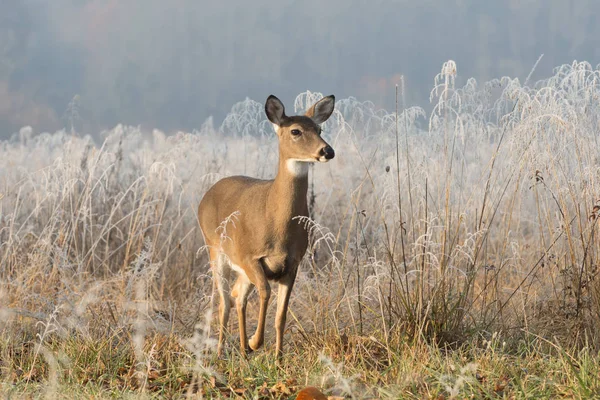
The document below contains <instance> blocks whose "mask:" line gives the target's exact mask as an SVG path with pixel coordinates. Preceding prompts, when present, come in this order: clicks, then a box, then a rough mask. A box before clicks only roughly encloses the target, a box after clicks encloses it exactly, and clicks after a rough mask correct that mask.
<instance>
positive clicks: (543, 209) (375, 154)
mask: <svg viewBox="0 0 600 400" xmlns="http://www.w3.org/2000/svg"><path fill="white" fill-rule="evenodd" d="M456 68H457V67H456V65H455V64H454V63H453V62H451V61H450V62H448V63H445V64H444V65H443V67H442V70H441V72H440V74H439V75H438V76H437V77H435V81H434V87H433V90H432V92H431V104H432V111H431V112H427V113H426V112H425V110H424V109H422V108H418V107H406V105H405V104H404V103H405V101H404V96H403V87H402V85H400V87H399V88H398V110H397V111H396V110H392V111H389V112H388V111H384V110H378V109H376V108H375V107H374V106H373V104H371V103H369V102H359V101H358V100H356V99H354V98H348V99H341V100H338V102H337V103H336V111H335V112H334V115H333V116H332V118H331V119H330V120H329V121H328V122H326V123H325V124H324V127H323V128H324V129H323V130H324V133H323V135H324V136H325V138H326V139H327V140H328V141H329V143H331V144H332V146H333V148H334V149H335V151H336V158H335V159H334V160H333V161H332V162H330V163H328V164H325V165H315V166H314V167H311V173H310V176H309V185H310V187H309V203H310V209H311V220H308V221H299V222H302V223H305V226H306V229H308V230H309V231H310V233H311V244H310V250H309V251H308V252H307V254H306V256H305V259H304V261H303V263H302V265H301V267H300V271H299V276H298V279H297V283H296V285H295V287H294V291H293V293H292V298H291V304H290V312H289V315H288V325H287V331H286V335H285V345H284V352H285V353H286V355H285V357H284V359H283V364H282V366H281V367H278V366H276V364H275V359H274V354H273V353H274V351H273V348H274V339H273V333H274V332H273V331H274V329H273V328H272V324H273V317H274V305H275V301H274V300H271V304H270V308H269V315H268V317H267V321H268V327H267V339H266V344H265V347H264V348H263V349H260V350H259V351H257V352H255V353H253V354H251V355H250V357H249V358H248V359H244V358H242V357H241V356H240V354H239V350H238V346H239V343H238V341H237V326H236V323H237V321H236V318H235V316H234V317H232V321H231V322H230V328H231V332H230V333H231V334H230V339H229V341H228V346H227V355H226V356H225V357H223V358H221V359H219V358H217V357H216V355H215V347H216V346H215V345H216V341H215V340H216V321H215V318H214V317H215V316H216V315H215V310H216V303H215V299H213V285H212V279H211V272H210V270H209V268H208V259H207V254H206V249H204V248H203V245H204V243H203V240H202V237H201V234H200V231H199V228H198V223H197V220H196V210H197V205H198V203H199V201H200V199H201V198H202V195H203V194H204V192H205V191H206V190H207V189H208V188H209V187H210V186H211V185H212V184H213V183H214V182H216V181H217V180H218V179H220V178H221V177H224V176H228V175H235V174H244V175H250V176H256V177H262V178H270V177H273V176H274V173H275V168H276V165H277V157H278V154H277V140H276V138H275V135H274V133H273V130H272V127H271V124H270V123H269V122H268V121H267V120H266V117H265V116H264V111H263V103H262V99H261V102H255V101H252V100H249V99H247V100H245V101H243V102H241V103H238V104H236V105H235V106H234V107H233V108H232V110H231V112H230V113H229V115H228V117H227V118H226V120H225V121H224V123H223V125H222V126H220V127H214V126H213V123H212V121H211V120H208V121H207V122H206V123H205V124H204V125H203V126H202V127H201V128H200V129H199V130H198V131H194V132H191V133H185V132H180V133H176V134H173V135H165V134H164V133H162V132H159V131H153V132H151V133H150V132H142V130H141V129H139V128H136V127H130V126H117V127H115V128H114V129H112V130H110V131H107V132H103V133H102V134H100V135H98V137H97V138H96V139H95V140H93V139H92V138H90V137H89V136H82V135H81V134H79V133H77V132H74V131H61V132H56V133H51V134H48V133H44V134H33V133H32V131H31V129H30V128H27V127H25V128H23V129H21V132H20V133H19V134H18V135H16V136H15V137H13V138H12V139H10V140H6V141H2V142H0V392H1V393H2V394H3V396H4V397H13V398H21V397H26V398H29V397H48V398H72V397H83V398H88V397H93V398H110V397H142V398H154V397H156V398H163V397H169V398H171V397H174V398H187V397H191V398H236V397H241V398H265V399H268V398H288V397H291V398H293V397H294V395H295V393H296V392H297V391H298V390H299V389H300V388H301V387H304V386H307V385H314V386H318V387H320V388H322V389H323V391H324V392H325V393H326V394H328V395H330V396H334V397H336V398H352V399H367V398H389V399H395V398H409V399H410V398H414V399H422V398H432V399H445V398H556V397H564V398H590V397H594V396H596V397H600V367H599V365H600V277H599V273H600V239H599V233H598V226H597V225H598V217H599V213H600V142H599V133H600V111H599V110H600V69H599V67H595V68H594V67H593V66H591V65H589V64H588V63H585V62H584V63H577V62H574V63H573V64H570V65H564V66H561V67H559V68H557V69H556V70H555V74H554V75H553V76H551V77H550V78H548V79H545V80H542V81H539V82H530V81H529V80H528V79H525V78H523V77H522V78H521V80H519V79H514V78H502V79H498V80H493V81H490V82H487V83H484V84H480V83H477V82H475V81H474V80H472V79H471V80H468V81H467V83H466V85H464V86H463V87H456V85H455V77H456V73H457V70H456ZM320 96H321V95H320V94H318V93H311V92H306V93H303V94H301V95H299V96H298V98H297V99H296V103H295V105H294V107H295V108H296V111H297V112H300V111H302V110H304V109H306V107H307V105H310V104H312V103H313V102H314V101H315V100H316V99H318V98H320ZM286 106H287V109H288V110H290V109H291V108H292V105H290V104H286ZM274 293H276V291H274ZM256 303H257V299H256V294H255V293H254V294H253V295H252V296H251V298H250V305H249V322H250V327H249V331H252V328H253V326H255V325H254V324H255V321H256V315H255V312H254V310H255V306H256ZM234 314H235V313H234Z"/></svg>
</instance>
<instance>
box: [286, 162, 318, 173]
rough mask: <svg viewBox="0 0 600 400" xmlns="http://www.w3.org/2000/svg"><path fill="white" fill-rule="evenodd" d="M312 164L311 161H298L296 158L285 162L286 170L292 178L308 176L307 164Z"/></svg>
mask: <svg viewBox="0 0 600 400" xmlns="http://www.w3.org/2000/svg"><path fill="white" fill-rule="evenodd" d="M309 162H314V161H313V160H299V159H297V158H290V159H289V160H287V161H286V162H285V165H286V167H287V170H288V171H289V173H290V174H292V175H294V176H299V177H301V176H306V175H308V163H309Z"/></svg>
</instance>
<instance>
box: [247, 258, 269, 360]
mask: <svg viewBox="0 0 600 400" xmlns="http://www.w3.org/2000/svg"><path fill="white" fill-rule="evenodd" d="M246 273H247V275H248V278H249V279H250V282H252V284H253V285H254V286H255V287H256V290H257V292H258V297H259V299H260V300H259V305H260V309H259V311H258V325H257V326H256V332H255V333H254V335H253V336H252V337H251V338H250V340H249V341H248V345H249V346H250V348H251V349H252V350H257V349H259V348H260V346H262V344H263V342H264V339H265V320H266V318H267V306H268V305H269V299H270V298H271V286H270V285H269V281H268V280H267V277H266V276H265V272H264V271H263V268H262V265H261V264H260V262H258V261H256V262H255V263H253V264H252V267H251V268H249V269H248V271H246Z"/></svg>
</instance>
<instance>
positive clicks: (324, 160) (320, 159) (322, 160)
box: [319, 156, 329, 163]
mask: <svg viewBox="0 0 600 400" xmlns="http://www.w3.org/2000/svg"><path fill="white" fill-rule="evenodd" d="M319 162H323V163H325V162H329V160H328V159H326V158H325V156H321V157H319Z"/></svg>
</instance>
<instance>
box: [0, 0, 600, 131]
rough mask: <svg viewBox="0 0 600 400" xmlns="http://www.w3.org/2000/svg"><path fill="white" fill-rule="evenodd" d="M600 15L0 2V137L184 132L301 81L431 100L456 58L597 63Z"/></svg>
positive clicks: (559, 6) (515, 70)
mask: <svg viewBox="0 0 600 400" xmlns="http://www.w3.org/2000/svg"><path fill="white" fill-rule="evenodd" d="M599 16H600V2H598V1H597V0H506V1H482V0H447V1H439V0H435V1H434V0H410V1H409V0H373V1H364V0H363V1H358V0H329V1H317V0H305V1H291V0H280V1H272V0H252V1H243V0H236V1H220V2H219V1H210V2H209V1H206V0H200V1H199V0H171V1H164V0H128V1H120V0H52V1H50V0H0V138H7V137H10V136H11V135H12V134H13V133H14V132H16V131H18V129H19V128H20V127H22V126H24V125H31V126H32V127H33V129H34V131H35V132H42V131H54V130H56V129H62V128H65V127H66V128H69V126H70V125H71V124H74V125H76V129H77V130H78V131H79V132H81V133H83V134H95V133H97V132H99V130H101V129H106V128H111V127H113V126H115V125H116V124H118V123H124V124H130V125H141V126H142V128H143V129H152V128H159V129H162V130H165V131H167V132H172V131H174V130H187V131H190V130H193V129H194V128H199V127H200V125H201V124H202V123H203V122H204V121H205V120H206V119H207V118H208V117H209V116H213V117H214V122H215V125H217V126H218V125H220V123H221V121H222V119H223V118H224V116H225V115H226V114H227V112H228V111H229V110H230V109H231V107H232V105H233V104H234V103H236V102H238V101H242V100H244V99H245V98H246V97H250V98H252V99H254V100H256V101H259V102H263V101H264V100H265V99H266V97H267V96H268V95H269V94H271V93H273V94H275V95H277V96H278V97H279V98H281V99H282V100H283V101H284V103H285V104H286V105H287V106H288V107H292V102H293V100H294V98H295V96H296V95H297V94H298V93H300V92H303V91H305V90H312V91H318V92H322V93H324V94H330V93H333V94H335V95H336V96H337V98H344V97H348V96H354V97H357V98H358V99H359V100H370V101H373V102H374V103H375V104H376V106H378V107H383V108H386V109H388V110H392V109H393V107H394V104H395V101H394V91H395V84H397V83H399V82H400V77H401V76H404V79H405V83H406V99H407V103H408V105H420V106H425V107H426V106H427V104H428V102H429V99H428V96H429V91H430V90H431V88H432V86H433V78H434V76H435V75H436V74H437V73H438V72H439V71H440V69H441V66H442V63H443V62H444V61H446V60H448V59H453V60H455V61H456V62H457V64H458V74H459V78H460V79H459V82H461V81H462V82H464V81H465V80H466V79H467V78H469V77H471V76H472V77H475V78H476V79H477V80H478V81H480V82H481V81H485V80H488V79H491V78H496V77H501V76H506V75H508V76H511V77H518V78H520V79H521V81H523V80H524V79H525V77H526V76H527V75H528V73H529V71H530V70H531V68H532V67H533V65H534V64H535V62H536V60H537V59H538V58H539V56H540V55H541V54H542V53H543V54H544V57H543V59H542V61H541V62H540V64H539V66H538V68H537V69H536V71H535V74H534V78H541V77H547V76H549V75H550V74H551V73H552V69H553V68H554V67H556V66H558V65H561V64H564V63H571V62H572V61H573V60H575V59H577V60H586V61H589V62H590V63H591V64H592V65H594V66H595V65H596V64H598V63H599V62H600V46H599V38H600V27H599V24H597V21H598V17H599ZM74 99H75V100H74ZM74 106H75V107H74ZM426 108H427V107H426Z"/></svg>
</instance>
